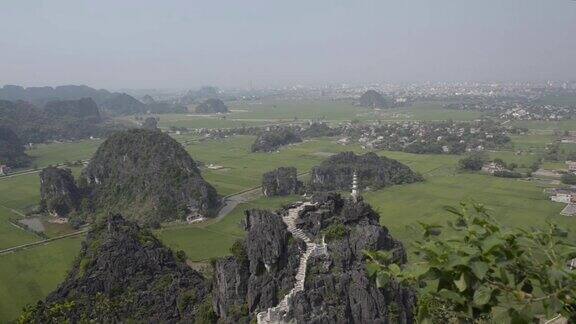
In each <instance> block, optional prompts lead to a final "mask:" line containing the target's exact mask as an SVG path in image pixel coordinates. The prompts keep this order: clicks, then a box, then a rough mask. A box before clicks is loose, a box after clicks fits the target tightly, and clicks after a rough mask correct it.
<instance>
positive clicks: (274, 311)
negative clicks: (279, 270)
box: [256, 203, 326, 324]
mask: <svg viewBox="0 0 576 324" xmlns="http://www.w3.org/2000/svg"><path fill="white" fill-rule="evenodd" d="M309 205H311V203H302V204H300V205H298V206H297V207H294V208H291V209H290V210H289V211H288V215H286V216H285V217H283V218H282V220H283V221H284V223H285V224H286V226H287V227H288V231H289V232H290V233H292V235H293V236H294V237H297V238H299V239H301V240H303V241H304V242H305V243H306V251H304V253H303V254H302V256H301V257H300V264H299V266H298V271H297V272H296V283H295V284H294V288H292V289H291V290H290V291H289V292H288V294H286V296H284V298H283V299H282V300H281V301H280V302H279V303H278V305H276V306H274V307H271V308H268V309H267V310H265V311H263V312H260V313H258V314H257V315H256V316H257V320H258V323H259V324H264V323H290V322H289V321H287V320H286V314H287V313H288V307H289V304H288V303H289V301H290V299H292V297H293V296H294V295H295V294H296V293H297V292H300V291H303V290H304V281H305V280H306V267H307V266H308V259H309V258H310V256H311V255H312V254H313V253H315V251H316V250H319V249H322V250H325V249H326V246H325V244H324V242H322V244H317V243H314V242H312V240H311V239H310V238H309V237H308V236H307V235H306V234H304V232H303V231H302V230H301V229H298V228H296V220H297V219H298V214H299V213H300V211H302V210H303V209H304V208H305V207H306V206H309Z"/></svg>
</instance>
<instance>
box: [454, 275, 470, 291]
mask: <svg viewBox="0 0 576 324" xmlns="http://www.w3.org/2000/svg"><path fill="white" fill-rule="evenodd" d="M454 284H455V285H456V287H457V288H458V290H460V292H463V291H464V290H466V288H468V284H467V283H466V277H465V276H464V273H462V274H461V275H460V279H458V280H454Z"/></svg>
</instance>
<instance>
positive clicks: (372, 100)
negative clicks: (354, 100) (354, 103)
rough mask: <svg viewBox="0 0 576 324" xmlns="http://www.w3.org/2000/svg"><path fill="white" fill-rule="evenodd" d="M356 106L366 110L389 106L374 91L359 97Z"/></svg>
mask: <svg viewBox="0 0 576 324" xmlns="http://www.w3.org/2000/svg"><path fill="white" fill-rule="evenodd" d="M358 104H359V105H360V106H362V107H368V108H388V107H389V104H388V102H387V101H386V99H384V97H383V96H382V95H381V94H380V93H379V92H378V91H376V90H368V91H366V92H364V93H363V94H362V96H360V99H359V100H358Z"/></svg>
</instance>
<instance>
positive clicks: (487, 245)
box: [482, 236, 504, 253]
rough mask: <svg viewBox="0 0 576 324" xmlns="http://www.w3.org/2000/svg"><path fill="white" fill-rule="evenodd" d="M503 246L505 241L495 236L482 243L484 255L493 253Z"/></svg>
mask: <svg viewBox="0 0 576 324" xmlns="http://www.w3.org/2000/svg"><path fill="white" fill-rule="evenodd" d="M503 244H504V241H503V240H501V239H499V238H497V237H495V236H490V237H488V238H487V239H485V240H484V242H482V250H483V251H484V253H489V252H491V251H492V249H494V248H496V247H498V246H499V245H503Z"/></svg>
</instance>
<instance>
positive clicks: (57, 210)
mask: <svg viewBox="0 0 576 324" xmlns="http://www.w3.org/2000/svg"><path fill="white" fill-rule="evenodd" d="M40 199H41V200H40V208H41V210H42V211H45V212H48V213H50V214H53V215H56V216H58V217H66V216H68V214H70V213H72V212H75V211H77V210H78V209H79V207H80V201H81V199H82V193H81V192H80V190H79V189H78V187H77V186H76V182H75V180H74V176H73V175H72V171H71V170H70V169H64V168H62V169H59V168H56V167H52V166H50V167H47V168H45V169H43V170H42V171H41V172H40Z"/></svg>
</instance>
